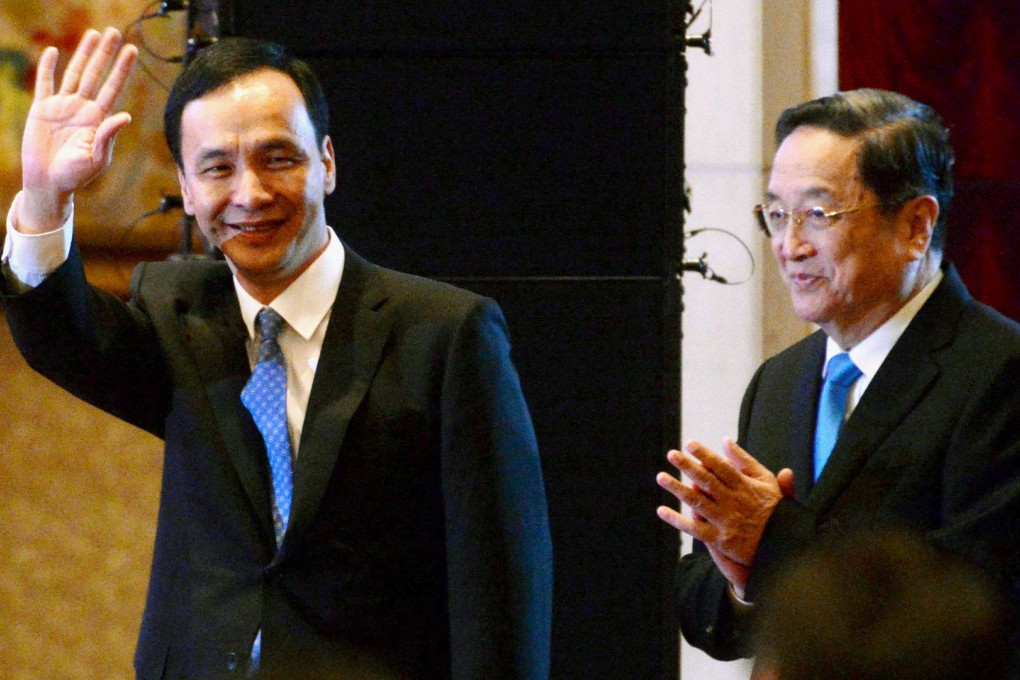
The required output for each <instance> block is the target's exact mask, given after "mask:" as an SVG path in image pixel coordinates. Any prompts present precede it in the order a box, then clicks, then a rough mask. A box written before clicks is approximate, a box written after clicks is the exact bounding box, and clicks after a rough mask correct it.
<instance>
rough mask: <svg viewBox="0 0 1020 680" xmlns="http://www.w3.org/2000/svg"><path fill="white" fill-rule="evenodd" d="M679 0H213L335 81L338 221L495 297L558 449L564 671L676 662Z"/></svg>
mask: <svg viewBox="0 0 1020 680" xmlns="http://www.w3.org/2000/svg"><path fill="white" fill-rule="evenodd" d="M685 7H686V3H683V2H680V1H679V0H673V1H667V0H660V1H658V2H653V1H652V0H629V1H628V2H622V3H591V2H580V1H578V0H491V1H488V2H484V3H482V2H477V0H471V1H469V0H460V1H458V0H430V1H425V0H410V1H404V2H399V3H395V2H372V1H370V0H362V1H359V2H327V1H325V0H309V1H304V2H289V3H283V2H272V1H270V0H256V1H245V2H236V3H224V2H221V3H220V10H221V12H220V18H221V22H222V23H221V29H222V32H223V33H224V34H235V35H246V36H253V37H259V38H267V39H270V40H274V41H277V42H280V43H283V44H285V45H287V46H289V47H290V48H292V49H293V50H294V51H295V52H296V53H297V54H298V55H299V56H300V57H302V58H303V59H305V60H306V61H308V62H309V63H310V64H311V65H312V66H313V68H315V70H316V71H317V73H318V74H319V76H320V78H321V79H322V81H323V85H324V87H325V89H326V92H327V94H328V96H329V97H330V104H331V114H332V124H331V136H332V139H333V141H334V146H335V148H336V152H337V157H338V166H339V174H338V189H337V191H336V192H335V194H334V195H333V196H331V197H330V199H329V200H328V201H327V210H328V213H329V219H330V224H331V225H333V226H334V227H335V228H336V229H337V231H338V232H339V233H340V234H341V235H342V236H343V238H344V239H345V240H346V241H347V242H348V243H349V244H350V245H351V246H352V247H353V248H354V249H355V250H356V251H358V252H360V253H361V254H362V255H365V256H367V257H368V258H369V259H371V260H373V261H375V262H377V263H380V264H384V265H387V266H391V267H394V268H397V269H400V270H403V271H408V272H412V273H417V274H423V275H426V276H430V277H433V278H439V279H443V280H447V281H452V282H454V283H457V284H458V285H461V286H464V287H467V288H470V289H473V290H476V291H478V292H481V293H483V294H486V295H490V296H492V297H494V298H495V299H496V300H497V301H498V302H499V303H500V305H501V306H502V308H503V310H504V311H505V313H506V316H507V320H508V323H509V325H510V330H511V334H512V337H513V342H514V352H513V356H514V361H515V363H516V365H517V367H518V369H519V371H520V374H521V380H522V383H523V387H524V392H525V396H526V397H527V399H528V403H529V405H530V407H531V410H532V415H533V418H534V421H535V427H536V431H537V433H538V438H539V445H540V448H541V452H542V458H543V469H544V473H545V479H546V486H547V491H548V497H549V512H550V522H551V527H552V534H553V545H554V555H555V599H554V607H555V609H554V612H555V613H554V624H553V659H552V677H553V678H555V679H556V680H567V679H573V678H577V679H578V680H595V679H599V678H605V679H607V680H620V679H629V678H675V677H676V675H677V667H678V662H677V636H678V634H677V632H676V627H675V621H674V616H673V613H672V609H673V605H674V603H673V602H672V598H671V588H672V572H673V568H674V565H675V562H676V559H677V552H678V544H677V536H676V532H675V531H673V530H670V529H668V528H667V527H666V526H665V525H664V524H662V523H661V522H659V520H658V519H657V518H656V516H655V507H656V506H657V505H659V504H660V503H662V502H665V501H666V498H664V496H663V494H661V492H660V491H659V490H658V488H657V486H656V485H655V482H654V476H655V473H656V472H657V471H658V470H660V469H662V467H663V461H664V454H665V451H666V449H667V448H669V447H672V446H675V445H676V443H677V442H678V439H679V411H680V402H679V395H680V355H679V353H680V337H679V321H680V306H679V300H680V285H679V280H678V277H677V276H676V275H675V273H676V271H677V266H678V263H679V262H680V258H681V252H682V240H681V232H682V218H683V215H682V201H683V192H682V190H681V187H682V186H683V178H682V172H683V145H682V139H683V94H684V74H685V67H684V62H683V56H684V55H683V47H682V45H680V44H678V42H677V41H676V38H675V36H676V35H682V34H683V30H682V24H683V21H682V20H683V16H684V14H683V12H684V8H685Z"/></svg>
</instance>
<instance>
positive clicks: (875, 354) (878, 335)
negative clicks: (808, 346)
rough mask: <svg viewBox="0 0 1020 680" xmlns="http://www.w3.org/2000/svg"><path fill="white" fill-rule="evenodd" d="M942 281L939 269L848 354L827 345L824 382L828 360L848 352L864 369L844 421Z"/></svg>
mask: <svg viewBox="0 0 1020 680" xmlns="http://www.w3.org/2000/svg"><path fill="white" fill-rule="evenodd" d="M941 280H942V270H941V269H939V270H937V271H936V272H935V276H934V277H932V280H931V281H929V282H928V283H927V284H925V286H924V288H922V289H921V290H920V291H919V292H918V293H917V295H915V296H914V297H912V298H910V300H908V301H907V304H905V305H903V306H902V307H900V310H899V311H898V312H896V313H895V314H893V315H892V316H891V317H890V318H889V319H888V320H887V321H886V322H885V323H883V324H882V325H881V326H879V327H878V328H876V329H875V330H874V331H872V332H871V334H870V335H868V337H866V338H864V339H863V340H861V341H860V342H859V343H857V344H856V345H854V346H853V347H851V348H850V349H849V350H844V349H842V348H841V347H840V346H839V345H838V344H837V343H836V341H835V340H833V339H832V338H829V339H828V341H827V342H826V343H825V362H824V363H823V364H822V377H823V378H824V377H825V373H826V371H827V370H828V366H829V359H831V358H832V357H834V356H836V355H837V354H840V353H842V352H845V351H849V353H850V359H851V360H852V361H853V362H854V364H856V366H857V368H859V369H861V377H859V378H857V380H855V381H854V383H853V385H851V387H850V392H849V394H847V398H846V414H845V415H844V418H849V417H850V414H851V413H853V411H854V409H855V408H857V404H858V403H860V401H861V397H863V396H864V391H865V390H867V389H868V385H870V384H871V380H872V379H873V378H874V377H875V374H876V373H878V369H879V368H881V367H882V363H883V362H884V361H885V358H886V357H887V356H889V352H891V351H892V348H893V345H895V344H896V341H897V340H899V339H900V336H901V335H903V332H904V331H906V330H907V326H909V325H910V322H911V321H913V319H914V317H915V316H917V313H918V312H919V311H921V307H923V306H924V303H925V302H927V301H928V298H930V297H931V295H932V293H934V292H935V288H936V287H938V285H939V282H940V281H941Z"/></svg>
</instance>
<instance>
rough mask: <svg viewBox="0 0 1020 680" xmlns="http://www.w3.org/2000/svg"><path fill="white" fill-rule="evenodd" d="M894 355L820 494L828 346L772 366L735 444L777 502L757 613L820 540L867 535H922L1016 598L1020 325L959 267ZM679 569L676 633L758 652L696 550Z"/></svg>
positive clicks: (718, 650) (750, 400)
mask: <svg viewBox="0 0 1020 680" xmlns="http://www.w3.org/2000/svg"><path fill="white" fill-rule="evenodd" d="M944 274H945V277H944V278H943V280H942V282H941V283H940V284H939V286H938V288H936V290H935V292H934V293H933V294H932V297H931V298H929V300H928V301H927V302H926V303H925V305H924V306H923V307H922V308H921V310H920V311H919V313H918V314H917V316H916V317H915V318H914V320H913V321H912V322H911V324H910V326H909V327H908V328H907V330H906V331H905V332H904V333H903V335H902V336H901V337H900V339H899V341H898V342H897V343H896V345H895V346H894V347H893V349H892V351H891V352H890V353H889V355H888V357H887V358H886V360H885V362H884V363H883V364H882V367H881V368H880V369H879V371H878V373H877V374H876V375H875V377H874V379H873V380H872V382H871V384H870V385H869V386H868V389H867V391H866V392H865V393H864V396H863V397H862V399H861V401H860V403H859V404H858V405H857V407H856V408H855V409H854V411H853V413H852V414H851V416H850V418H849V419H848V420H847V422H846V424H845V425H844V427H843V429H842V430H841V432H840V435H839V440H838V441H837V442H836V445H835V448H834V449H833V453H832V456H831V458H830V459H829V462H828V464H827V465H826V467H825V469H824V470H823V472H822V474H821V476H820V477H819V479H818V482H817V484H812V478H813V474H812V472H813V471H812V448H813V438H814V423H815V413H816V411H817V403H818V395H819V391H820V387H821V370H822V361H823V360H824V357H825V335H824V334H823V333H821V332H817V333H815V334H813V335H811V336H810V337H808V338H806V339H804V340H802V341H801V342H799V343H797V344H795V345H793V346H792V347H790V348H789V349H787V350H785V351H783V352H782V353H780V354H778V355H777V356H775V357H773V358H771V359H769V360H768V361H766V362H765V363H764V364H763V365H762V366H761V367H760V368H759V369H758V371H757V373H756V374H755V376H754V378H753V379H752V380H751V384H750V385H749V386H748V388H747V392H746V394H745V396H744V401H743V404H742V406H741V410H740V428H739V440H740V443H741V445H742V446H743V447H744V448H746V450H747V451H748V452H749V453H750V454H751V455H753V456H755V457H756V458H757V459H758V460H759V461H761V462H762V463H763V464H764V465H765V466H766V467H768V468H769V469H770V470H772V471H773V472H777V471H778V470H780V469H782V468H784V467H790V468H792V469H793V470H794V473H795V482H796V499H795V500H783V501H781V502H780V504H779V506H778V507H777V508H776V511H775V513H774V514H773V515H772V517H771V518H770V520H769V522H768V524H767V525H766V528H765V533H764V535H763V537H762V541H761V544H760V545H759V548H758V552H757V553H756V555H755V559H754V563H753V565H752V569H751V579H750V583H749V585H748V596H749V597H750V598H751V599H752V600H758V601H760V598H761V597H762V592H763V590H764V589H765V586H766V585H767V583H768V581H769V580H770V578H771V577H772V576H773V575H774V574H775V573H776V572H777V570H779V569H781V568H782V565H783V564H784V562H785V561H786V560H788V559H790V558H791V557H792V556H794V555H796V554H797V553H799V552H800V551H802V550H803V549H804V548H805V547H807V546H809V545H811V544H812V543H813V542H815V541H817V540H818V539H819V538H820V537H821V536H823V535H827V534H828V535H833V534H838V533H840V532H844V533H845V532H849V531H852V530H862V529H863V530H866V529H868V528H872V527H883V526H897V527H906V528H910V529H914V530H919V531H922V532H924V534H925V536H926V539H927V540H928V541H929V542H931V543H932V544H933V545H935V546H939V547H942V548H945V549H948V550H951V551H953V552H956V553H959V554H962V555H964V556H966V557H967V558H969V559H971V560H973V561H975V562H977V563H978V564H979V565H982V566H984V567H985V568H986V569H988V571H989V572H991V573H992V574H994V575H996V576H997V577H998V578H1000V579H1002V580H1003V581H1004V583H1005V584H1006V585H1007V586H1008V587H1010V588H1011V589H1012V593H1013V595H1014V598H1016V596H1017V595H1018V594H1020V325H1018V324H1016V323H1015V322H1013V321H1011V320H1009V319H1007V318H1005V317H1003V316H1002V315H1000V314H998V313H997V312H995V311H994V310H992V309H991V308H989V307H987V306H985V305H982V304H981V303H979V302H976V301H975V300H973V299H972V298H971V297H970V295H969V294H968V293H967V290H966V288H965V287H964V285H963V282H962V281H961V280H960V278H959V276H958V275H957V273H956V270H955V269H954V268H953V267H952V266H948V265H947V266H946V267H945V269H944ZM696 547H697V550H696V551H695V552H694V553H692V554H690V555H687V556H685V557H684V558H683V559H682V560H681V562H680V567H679V570H678V598H679V608H680V619H681V628H682V630H683V634H684V636H685V637H686V638H687V640H688V641H689V642H691V644H693V645H694V646H696V647H700V648H701V649H704V650H705V651H707V652H708V653H709V654H711V655H712V656H714V657H716V658H720V659H734V658H738V657H741V656H750V655H751V654H752V651H753V650H752V640H751V632H752V629H753V620H754V617H753V616H750V617H738V616H735V614H734V611H733V609H732V607H731V605H730V601H729V597H728V595H727V592H726V589H727V586H726V580H725V579H724V578H723V576H722V574H721V573H720V572H719V571H718V570H717V569H716V568H715V566H714V564H713V563H712V560H711V558H710V557H709V556H708V554H707V552H704V550H703V547H702V546H700V545H699V546H696Z"/></svg>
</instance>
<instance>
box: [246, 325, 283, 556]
mask: <svg viewBox="0 0 1020 680" xmlns="http://www.w3.org/2000/svg"><path fill="white" fill-rule="evenodd" d="M255 323H256V325H257V326H258V328H259V335H260V337H261V340H260V341H259V353H258V359H257V362H256V364H255V370H253V371H252V374H251V378H249V379H248V384H247V385H245V386H244V390H243V391H242V392H241V401H242V402H244V405H245V407H247V409H248V410H249V411H251V415H252V418H254V419H255V425H256V426H258V428H259V432H261V433H262V438H263V439H264V440H265V442H266V453H268V454H269V469H270V471H271V472H272V476H273V528H274V530H275V533H276V545H277V547H279V545H280V543H281V542H282V541H283V534H284V532H286V531H287V521H288V520H289V519H290V502H291V497H292V494H293V488H294V481H293V470H292V467H291V465H292V463H291V449H290V433H289V432H288V430H287V366H286V364H284V361H283V352H282V351H280V343H279V342H278V340H277V338H278V336H279V334H280V330H281V329H282V328H283V324H284V321H283V317H281V316H280V315H279V314H277V313H276V312H275V311H274V310H273V309H272V308H270V307H263V308H262V310H261V311H260V312H259V314H258V316H257V317H256V318H255Z"/></svg>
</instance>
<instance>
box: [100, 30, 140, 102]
mask: <svg viewBox="0 0 1020 680" xmlns="http://www.w3.org/2000/svg"><path fill="white" fill-rule="evenodd" d="M137 57H138V48H136V47H135V46H134V45H125V46H124V47H122V48H121V49H120V54H119V55H118V56H117V62H116V63H115V64H114V65H113V70H111V71H110V75H109V76H107V78H106V82H105V83H103V87H102V89H101V90H99V96H97V97H96V104H98V105H99V108H101V109H102V110H103V111H110V110H112V109H113V105H114V104H115V103H116V102H117V97H119V96H120V93H121V90H123V89H124V83H125V82H127V79H128V76H130V75H131V71H132V69H134V65H135V59H137Z"/></svg>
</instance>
